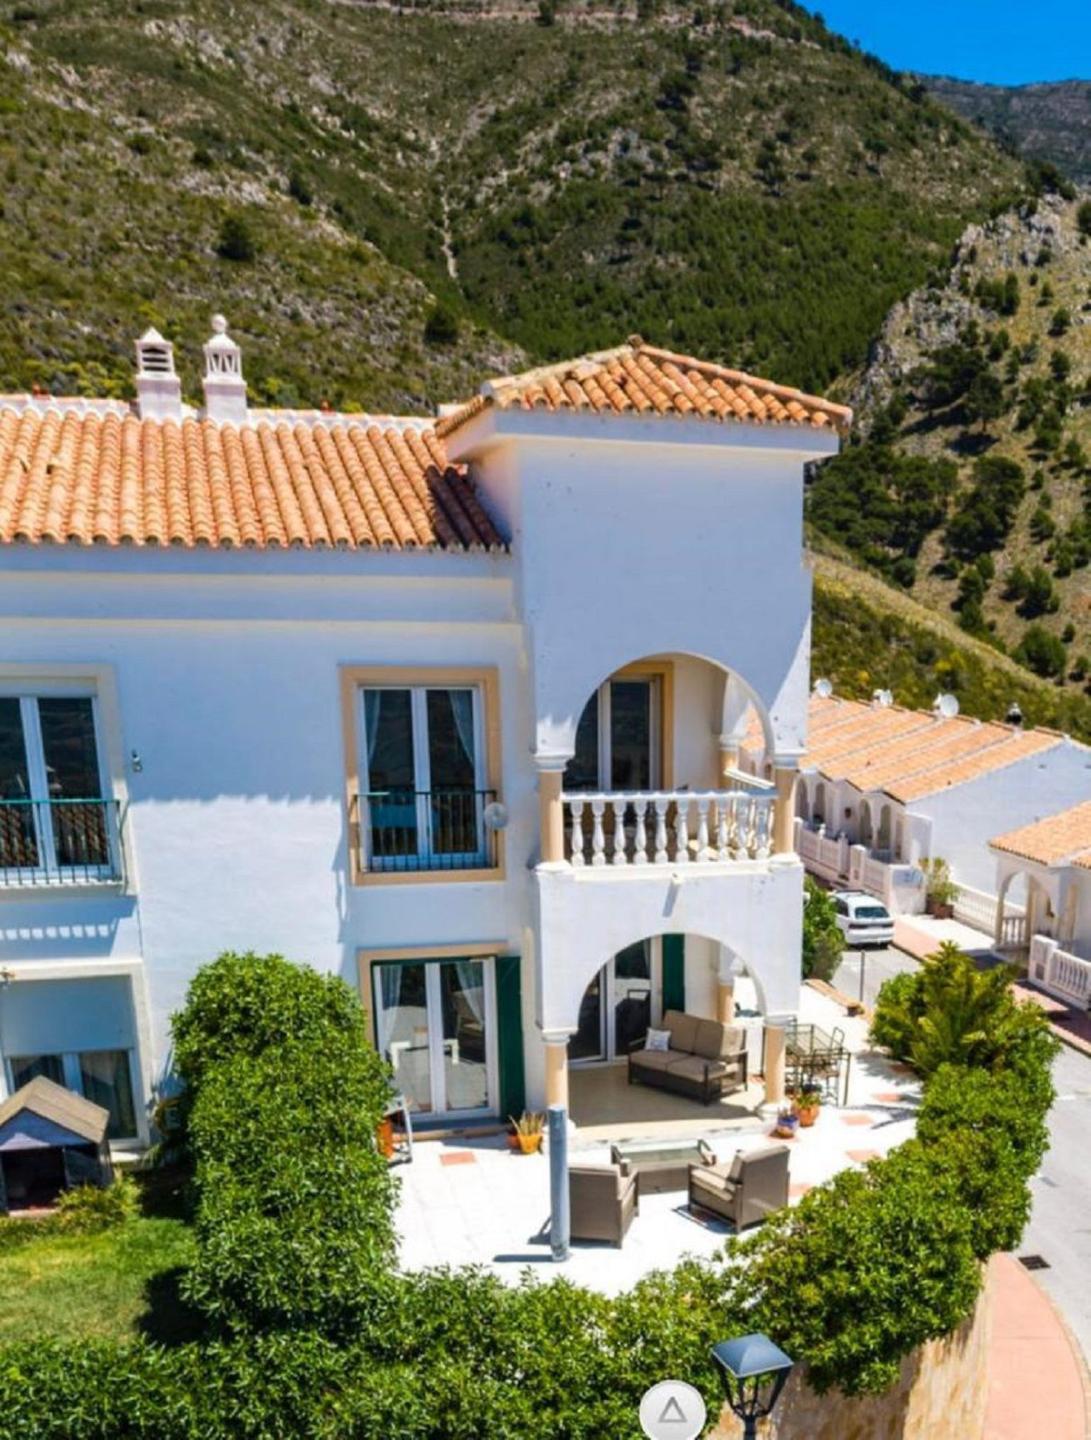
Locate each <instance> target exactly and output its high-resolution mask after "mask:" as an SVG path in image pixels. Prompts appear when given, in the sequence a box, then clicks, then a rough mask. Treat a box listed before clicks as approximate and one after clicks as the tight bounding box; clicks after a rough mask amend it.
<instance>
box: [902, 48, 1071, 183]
mask: <svg viewBox="0 0 1091 1440" xmlns="http://www.w3.org/2000/svg"><path fill="white" fill-rule="evenodd" d="M1074 59H1076V60H1077V62H1078V63H1082V64H1083V65H1084V66H1085V67H1086V65H1087V64H1089V63H1091V61H1089V59H1088V57H1087V56H1086V55H1081V56H1075V57H1074ZM920 78H921V81H922V83H923V84H924V85H925V86H927V88H928V90H929V91H930V93H931V94H933V95H934V96H935V97H936V99H937V100H941V101H942V102H943V103H944V104H945V105H949V106H950V107H951V109H952V110H956V111H957V112H958V113H959V114H960V115H962V116H963V117H964V118H965V119H967V120H972V121H974V123H975V124H977V125H981V126H983V127H984V128H985V129H986V130H988V131H989V132H990V133H991V134H993V135H995V136H996V138H997V139H998V140H1000V141H1001V142H1002V143H1004V144H1005V145H1008V146H1010V147H1011V149H1012V150H1014V151H1017V152H1018V153H1019V154H1020V155H1022V156H1023V157H1024V158H1025V159H1027V160H1045V161H1048V162H1049V163H1051V164H1053V165H1056V166H1058V168H1059V169H1061V170H1063V171H1064V173H1065V174H1066V175H1070V176H1071V177H1072V179H1073V180H1076V181H1079V182H1080V183H1081V184H1084V185H1091V80H1061V81H1058V82H1056V83H1052V84H1042V85H978V84H975V83H974V82H973V81H972V80H953V79H951V78H949V77H947V76H941V75H922V76H921V77H920Z"/></svg>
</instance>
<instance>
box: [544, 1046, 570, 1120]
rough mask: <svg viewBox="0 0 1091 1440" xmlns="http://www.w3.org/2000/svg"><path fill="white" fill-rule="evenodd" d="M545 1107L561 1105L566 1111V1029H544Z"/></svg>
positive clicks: (566, 1111)
mask: <svg viewBox="0 0 1091 1440" xmlns="http://www.w3.org/2000/svg"><path fill="white" fill-rule="evenodd" d="M542 1040H543V1041H544V1042H545V1098H546V1108H547V1109H548V1108H549V1107H550V1106H552V1105H563V1106H564V1109H565V1113H566V1114H567V1113H568V1031H567V1030H544V1031H543V1032H542Z"/></svg>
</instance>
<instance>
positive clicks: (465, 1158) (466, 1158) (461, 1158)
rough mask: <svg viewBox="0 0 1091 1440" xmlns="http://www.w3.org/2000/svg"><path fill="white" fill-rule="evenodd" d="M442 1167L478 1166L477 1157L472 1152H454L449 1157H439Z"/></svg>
mask: <svg viewBox="0 0 1091 1440" xmlns="http://www.w3.org/2000/svg"><path fill="white" fill-rule="evenodd" d="M439 1163H440V1164H441V1165H476V1164H477V1156H476V1155H475V1154H473V1152H472V1151H470V1150H452V1151H451V1153H450V1154H449V1155H441V1156H440V1157H439Z"/></svg>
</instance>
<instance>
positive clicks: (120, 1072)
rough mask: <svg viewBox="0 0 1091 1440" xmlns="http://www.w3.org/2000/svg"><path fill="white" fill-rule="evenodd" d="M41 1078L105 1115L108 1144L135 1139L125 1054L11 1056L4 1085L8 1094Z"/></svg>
mask: <svg viewBox="0 0 1091 1440" xmlns="http://www.w3.org/2000/svg"><path fill="white" fill-rule="evenodd" d="M38 1075H43V1076H45V1078H46V1079H47V1080H52V1081H53V1083H54V1084H55V1085H63V1086H64V1087H65V1088H66V1089H67V1090H74V1091H75V1092H76V1094H77V1095H82V1096H83V1097H84V1098H85V1099H87V1100H91V1101H93V1102H94V1103H95V1104H96V1105H101V1106H102V1108H103V1109H104V1110H107V1111H109V1114H110V1121H109V1125H108V1127H107V1132H106V1133H107V1134H108V1135H109V1137H110V1139H111V1140H132V1139H135V1138H136V1134H137V1124H136V1106H135V1104H134V1101H133V1080H132V1059H131V1052H130V1051H128V1050H81V1051H72V1052H68V1051H66V1052H63V1053H59V1054H49V1053H46V1054H37V1055H12V1056H11V1057H10V1058H9V1059H8V1084H9V1085H10V1087H11V1090H12V1093H14V1092H15V1091H16V1090H19V1089H21V1088H22V1087H23V1086H24V1085H26V1084H28V1083H29V1082H30V1081H31V1080H33V1079H35V1077H36V1076H38Z"/></svg>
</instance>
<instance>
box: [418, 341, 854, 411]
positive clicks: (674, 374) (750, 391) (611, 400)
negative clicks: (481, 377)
mask: <svg viewBox="0 0 1091 1440" xmlns="http://www.w3.org/2000/svg"><path fill="white" fill-rule="evenodd" d="M490 406H495V407H496V408H498V409H500V410H511V409H521V410H551V411H560V410H564V411H581V410H582V411H587V412H595V413H598V414H608V415H617V414H630V415H671V416H696V417H698V418H700V419H704V420H720V421H732V420H740V421H746V422H747V423H749V424H758V425H766V424H775V425H809V426H813V427H814V428H816V429H834V430H839V431H844V430H847V429H848V427H849V425H850V423H851V421H852V411H851V410H850V409H849V408H848V407H847V406H845V405H834V404H833V403H832V402H831V401H829V400H822V399H820V398H818V397H817V396H814V395H805V394H804V393H803V392H802V391H801V390H793V389H792V388H791V387H790V386H787V385H776V384H774V383H773V381H771V380H761V379H759V378H758V377H757V376H754V375H747V374H745V373H744V372H743V371H741V370H729V369H728V368H727V367H726V366H723V365H715V364H713V363H712V362H710V361H707V360H695V359H693V357H692V356H689V355H676V354H674V353H673V352H672V351H670V350H659V349H657V348H656V347H655V346H653V345H647V344H645V342H644V341H643V340H642V339H640V337H639V336H633V337H632V339H630V340H629V342H628V343H627V344H626V345H621V346H619V347H618V348H617V349H615V350H602V351H598V352H596V353H595V354H591V355H584V356H582V357H581V358H579V359H577V360H566V361H563V362H561V363H560V364H557V365H548V366H544V367H542V368H541V369H538V370H528V371H526V372H525V373H524V374H522V375H509V376H506V377H504V378H503V379H500V380H491V381H489V383H488V384H486V385H483V386H482V388H481V393H480V394H479V395H475V396H474V398H473V399H472V400H471V401H470V402H469V403H468V404H467V405H463V406H461V407H460V408H459V409H457V410H454V411H452V412H451V413H450V414H448V415H446V416H444V418H443V419H442V420H440V421H439V423H438V424H437V426H436V433H437V434H439V435H449V434H451V432H452V431H454V430H456V429H458V427H459V426H460V425H463V424H465V423H466V421H467V420H471V419H472V418H473V417H474V416H475V415H479V414H480V413H481V411H482V410H485V409H487V408H489V407H490Z"/></svg>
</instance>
